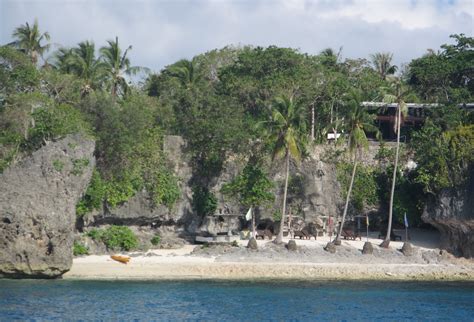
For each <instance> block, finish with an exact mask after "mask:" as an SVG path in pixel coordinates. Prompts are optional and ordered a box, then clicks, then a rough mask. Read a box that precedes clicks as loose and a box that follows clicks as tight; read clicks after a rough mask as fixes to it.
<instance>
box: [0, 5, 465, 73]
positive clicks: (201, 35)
mask: <svg viewBox="0 0 474 322" xmlns="http://www.w3.org/2000/svg"><path fill="white" fill-rule="evenodd" d="M473 15H474V10H473V1H472V0H458V1H450V0H437V1H429V0H425V1H423V0H384V1H382V0H341V1H334V0H332V1H331V0H320V1H307V0H306V1H305V0H287V1H285V0H258V1H255V0H234V1H224V0H205V1H199V2H198V1H191V0H176V1H164V0H163V1H151V0H149V1H147V0H140V1H138V0H137V1H125V0H115V1H112V0H102V1H92V0H68V1H60V0H38V1H33V0H16V1H14V0H0V43H6V42H9V41H10V40H11V32H12V31H13V29H14V28H15V27H17V26H19V25H20V24H23V23H25V21H33V19H34V18H35V17H36V18H38V20H39V23H40V27H41V29H42V30H48V31H49V32H50V33H51V36H52V40H53V42H55V43H60V44H62V45H66V46H73V45H75V44H76V43H78V42H79V41H82V40H85V39H92V40H94V41H95V42H96V44H97V46H98V47H99V46H101V45H104V43H105V40H106V39H111V38H113V37H114V36H116V35H117V36H118V37H119V40H120V42H121V43H122V44H123V45H124V46H126V45H129V44H132V45H133V50H132V52H131V58H132V62H133V63H134V64H137V65H142V66H148V67H151V68H152V69H154V70H159V69H160V68H162V67H163V66H165V65H167V64H170V63H173V62H174V61H176V60H178V59H180V58H191V57H192V56H194V55H196V54H199V53H201V52H204V51H207V50H211V49H214V48H220V47H223V46H225V45H229V44H252V45H261V46H268V45H273V44H274V45H278V46H285V47H294V48H300V49H301V50H302V51H304V52H308V53H311V54H314V53H318V52H319V51H320V50H322V49H324V48H326V47H333V48H336V49H337V48H339V46H344V50H343V54H344V56H345V57H368V55H369V54H371V53H374V52H377V51H390V52H393V53H394V58H395V62H396V63H397V64H400V63H401V62H408V61H409V60H410V59H412V58H414V57H417V56H420V55H421V54H423V53H424V52H425V50H426V49H427V48H434V49H437V48H439V46H440V45H441V44H443V43H446V42H449V38H448V37H449V35H450V34H453V33H465V34H468V35H472V34H473Z"/></svg>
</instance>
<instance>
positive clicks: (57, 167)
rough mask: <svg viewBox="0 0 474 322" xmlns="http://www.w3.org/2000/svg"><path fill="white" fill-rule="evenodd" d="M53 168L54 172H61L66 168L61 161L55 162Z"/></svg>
mask: <svg viewBox="0 0 474 322" xmlns="http://www.w3.org/2000/svg"><path fill="white" fill-rule="evenodd" d="M53 168H54V170H56V171H58V172H61V171H62V170H63V168H64V162H62V161H61V160H53Z"/></svg>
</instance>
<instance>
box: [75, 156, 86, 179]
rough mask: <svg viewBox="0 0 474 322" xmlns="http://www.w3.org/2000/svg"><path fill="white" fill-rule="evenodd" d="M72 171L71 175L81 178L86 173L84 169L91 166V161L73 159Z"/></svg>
mask: <svg viewBox="0 0 474 322" xmlns="http://www.w3.org/2000/svg"><path fill="white" fill-rule="evenodd" d="M71 162H72V171H71V174H73V175H75V176H80V175H82V173H83V172H84V169H85V168H87V166H88V165H89V159H85V158H82V159H72V160H71Z"/></svg>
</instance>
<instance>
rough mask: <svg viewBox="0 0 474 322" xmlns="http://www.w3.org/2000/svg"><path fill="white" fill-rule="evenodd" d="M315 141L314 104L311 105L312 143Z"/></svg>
mask: <svg viewBox="0 0 474 322" xmlns="http://www.w3.org/2000/svg"><path fill="white" fill-rule="evenodd" d="M313 141H314V104H313V105H311V142H313Z"/></svg>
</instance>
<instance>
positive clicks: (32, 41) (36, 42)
mask: <svg viewBox="0 0 474 322" xmlns="http://www.w3.org/2000/svg"><path fill="white" fill-rule="evenodd" d="M13 37H15V38H16V40H15V41H14V42H13V45H14V46H15V47H17V48H19V49H20V50H22V51H23V52H24V53H25V54H27V55H28V56H30V58H31V62H32V63H33V64H34V65H36V64H37V63H38V57H43V53H44V52H45V51H48V50H49V46H50V45H49V44H45V45H42V44H41V42H42V41H43V40H47V41H49V39H50V36H49V33H48V32H45V33H41V32H40V31H39V28H38V20H36V19H35V22H34V23H33V26H30V25H29V24H28V22H26V23H25V24H24V25H21V26H20V27H18V28H16V29H15V31H14V32H13Z"/></svg>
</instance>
